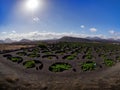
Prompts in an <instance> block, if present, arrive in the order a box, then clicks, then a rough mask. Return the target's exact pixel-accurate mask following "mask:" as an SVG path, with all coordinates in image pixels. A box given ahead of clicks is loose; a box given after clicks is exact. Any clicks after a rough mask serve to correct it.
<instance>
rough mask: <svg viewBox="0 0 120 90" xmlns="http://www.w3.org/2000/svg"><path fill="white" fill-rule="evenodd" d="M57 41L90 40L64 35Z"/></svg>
mask: <svg viewBox="0 0 120 90" xmlns="http://www.w3.org/2000/svg"><path fill="white" fill-rule="evenodd" d="M59 41H64V42H91V40H89V39H86V38H77V37H68V36H64V37H62V38H60V39H59Z"/></svg>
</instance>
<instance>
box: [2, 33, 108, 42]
mask: <svg viewBox="0 0 120 90" xmlns="http://www.w3.org/2000/svg"><path fill="white" fill-rule="evenodd" d="M63 36H72V37H80V38H85V37H100V38H106V37H105V36H104V35H101V34H100V35H87V34H78V33H73V32H69V33H68V32H64V33H55V32H39V31H33V32H29V33H8V34H6V35H4V36H3V37H0V39H5V38H11V39H13V40H21V39H23V38H24V39H30V40H45V39H58V38H61V37H63Z"/></svg>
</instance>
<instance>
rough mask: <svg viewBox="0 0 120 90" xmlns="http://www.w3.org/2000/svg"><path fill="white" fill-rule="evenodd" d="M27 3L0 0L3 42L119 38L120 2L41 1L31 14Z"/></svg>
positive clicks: (92, 0) (23, 1)
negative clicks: (4, 40) (25, 39)
mask: <svg viewBox="0 0 120 90" xmlns="http://www.w3.org/2000/svg"><path fill="white" fill-rule="evenodd" d="M25 1H26V0H0V39H5V38H11V39H17V40H19V39H22V38H28V39H52V38H56V37H62V36H64V35H67V36H68V35H70V36H77V37H88V36H91V37H95V36H98V37H101V38H115V39H118V38H120V35H119V34H120V30H119V28H120V23H119V22H120V18H119V16H120V0H39V2H42V3H43V5H42V6H41V8H38V10H36V11H32V12H29V11H27V10H26V9H25V8H24V3H25Z"/></svg>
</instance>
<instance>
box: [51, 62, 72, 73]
mask: <svg viewBox="0 0 120 90" xmlns="http://www.w3.org/2000/svg"><path fill="white" fill-rule="evenodd" d="M70 68H72V66H71V65H69V64H67V63H55V64H53V65H51V66H50V67H49V70H50V71H52V72H62V71H64V70H69V69H70Z"/></svg>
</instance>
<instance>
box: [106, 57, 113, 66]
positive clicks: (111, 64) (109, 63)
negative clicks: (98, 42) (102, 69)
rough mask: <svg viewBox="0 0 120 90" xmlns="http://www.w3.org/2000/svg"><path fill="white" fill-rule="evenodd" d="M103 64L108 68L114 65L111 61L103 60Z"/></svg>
mask: <svg viewBox="0 0 120 90" xmlns="http://www.w3.org/2000/svg"><path fill="white" fill-rule="evenodd" d="M104 63H105V65H106V66H109V67H111V66H113V65H114V61H112V60H111V59H105V60H104Z"/></svg>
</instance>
